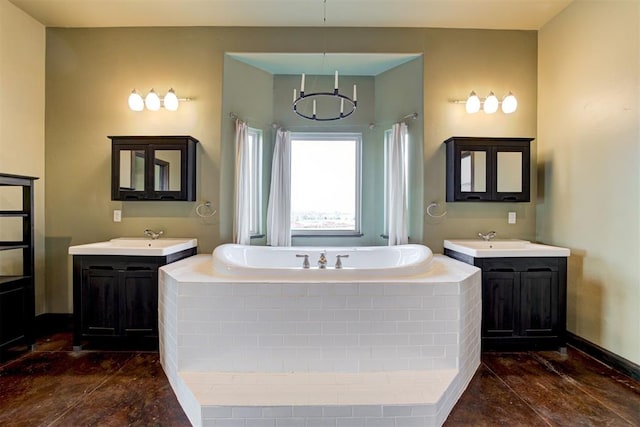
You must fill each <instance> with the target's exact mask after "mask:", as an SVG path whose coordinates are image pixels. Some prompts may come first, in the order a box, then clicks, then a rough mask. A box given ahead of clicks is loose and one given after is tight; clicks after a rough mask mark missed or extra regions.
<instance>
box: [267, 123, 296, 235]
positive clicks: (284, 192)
mask: <svg viewBox="0 0 640 427" xmlns="http://www.w3.org/2000/svg"><path fill="white" fill-rule="evenodd" d="M267 245H271V246H291V134H290V133H289V132H288V131H285V130H282V129H278V132H277V133H276V144H275V147H274V149H273V162H272V165H271V190H270V192H269V205H268V206H267Z"/></svg>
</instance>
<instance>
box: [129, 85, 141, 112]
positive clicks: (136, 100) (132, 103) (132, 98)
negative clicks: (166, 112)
mask: <svg viewBox="0 0 640 427" xmlns="http://www.w3.org/2000/svg"><path fill="white" fill-rule="evenodd" d="M129 108H130V109H131V110H132V111H142V110H144V101H143V100H142V96H141V95H140V94H139V93H138V92H136V90H135V89H134V90H132V91H131V94H130V95H129Z"/></svg>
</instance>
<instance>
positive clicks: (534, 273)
mask: <svg viewBox="0 0 640 427" xmlns="http://www.w3.org/2000/svg"><path fill="white" fill-rule="evenodd" d="M445 255H448V256H450V257H452V258H455V259H458V260H460V261H463V262H466V263H468V264H472V265H475V266H476V267H479V268H480V269H481V270H482V327H481V336H482V349H483V350H529V349H558V348H564V347H565V342H566V337H565V332H566V316H567V315H566V295H567V258H564V257H532V258H473V257H470V256H468V255H464V254H460V253H458V252H455V251H452V250H450V249H445Z"/></svg>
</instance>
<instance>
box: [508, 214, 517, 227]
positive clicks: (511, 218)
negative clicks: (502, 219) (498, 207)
mask: <svg viewBox="0 0 640 427" xmlns="http://www.w3.org/2000/svg"><path fill="white" fill-rule="evenodd" d="M507 221H508V222H509V224H515V223H516V213H515V212H509V216H508V219H507Z"/></svg>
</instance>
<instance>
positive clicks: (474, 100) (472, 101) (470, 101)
mask: <svg viewBox="0 0 640 427" xmlns="http://www.w3.org/2000/svg"><path fill="white" fill-rule="evenodd" d="M465 107H466V109H467V113H469V114H473V113H477V112H478V111H480V98H478V95H476V93H475V92H474V91H471V93H470V94H469V97H468V98H467V103H466V105H465Z"/></svg>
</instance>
